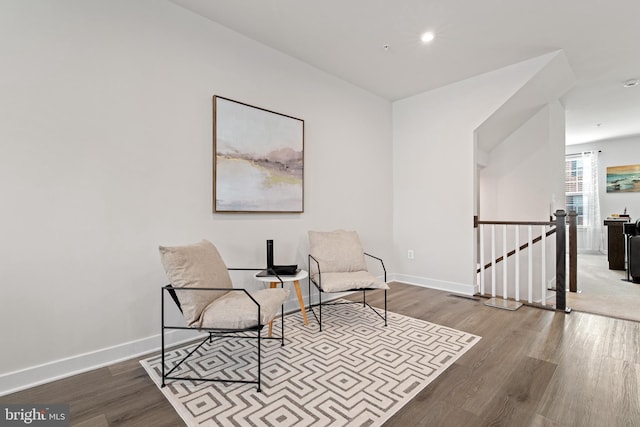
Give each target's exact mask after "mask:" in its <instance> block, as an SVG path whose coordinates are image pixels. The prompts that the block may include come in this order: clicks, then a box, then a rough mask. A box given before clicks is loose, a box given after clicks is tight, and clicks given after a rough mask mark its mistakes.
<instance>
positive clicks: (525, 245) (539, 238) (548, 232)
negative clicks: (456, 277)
mask: <svg viewBox="0 0 640 427" xmlns="http://www.w3.org/2000/svg"><path fill="white" fill-rule="evenodd" d="M479 224H500V225H501V224H506V225H528V224H530V223H526V224H520V223H516V224H514V223H508V222H493V221H487V222H484V221H483V222H479ZM530 225H547V223H542V224H540V223H539V224H530ZM550 225H555V224H550ZM556 231H557V230H556V229H555V228H554V229H552V230H549V231H547V232H546V233H545V235H546V236H547V237H549V236H551V235H552V234H553V233H555V232H556ZM541 240H542V235H540V236H538V237H536V238H535V239H533V240H531V244H532V245H533V244H536V243H538V242H539V241H541ZM528 247H529V242H525V243H524V244H523V245H521V246H520V250H521V251H523V250H525V249H527V248H528ZM515 253H516V250H515V249H514V250H512V251H511V252H508V253H507V258H509V257H510V256H512V255H515ZM502 261H504V256H501V257H499V258H497V259H496V260H495V262H490V263H488V264H485V266H484V268H485V270H486V269H487V268H490V267H492V266H493V265H494V264H497V263H499V262H502ZM481 271H482V268H479V269H478V271H476V273H480V272H481Z"/></svg>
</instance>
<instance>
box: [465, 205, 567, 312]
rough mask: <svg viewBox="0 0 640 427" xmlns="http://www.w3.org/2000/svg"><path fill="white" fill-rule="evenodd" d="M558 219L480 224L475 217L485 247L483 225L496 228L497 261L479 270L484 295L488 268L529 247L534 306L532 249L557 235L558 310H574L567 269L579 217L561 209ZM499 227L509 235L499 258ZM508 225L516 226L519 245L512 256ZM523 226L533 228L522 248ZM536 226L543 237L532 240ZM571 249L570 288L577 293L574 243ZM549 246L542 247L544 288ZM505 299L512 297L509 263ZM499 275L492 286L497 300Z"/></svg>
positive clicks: (542, 282)
mask: <svg viewBox="0 0 640 427" xmlns="http://www.w3.org/2000/svg"><path fill="white" fill-rule="evenodd" d="M554 216H555V220H554V218H553V217H551V218H550V221H480V220H479V219H478V217H477V216H475V217H474V228H479V229H480V230H479V231H480V235H479V236H480V243H481V244H482V242H483V237H482V236H483V235H484V234H483V232H482V229H484V227H480V226H484V225H490V226H491V229H492V241H491V248H492V250H491V252H492V254H491V255H492V256H491V258H495V260H492V261H491V262H490V263H488V264H486V265H480V268H479V269H478V270H477V273H479V274H480V275H481V276H480V280H481V284H480V287H481V290H482V292H483V294H484V280H483V279H484V271H486V270H487V269H489V268H491V267H494V268H495V267H496V264H498V263H499V262H503V261H506V259H507V258H509V257H510V256H512V255H516V256H517V254H518V253H519V251H520V250H523V249H526V248H529V249H530V253H529V258H528V263H529V266H528V271H529V279H528V291H529V296H528V302H529V303H531V302H532V274H531V271H532V264H531V260H532V258H531V251H532V248H531V246H532V245H533V244H534V243H537V242H540V241H544V240H545V239H546V237H548V236H551V235H553V234H555V236H556V238H555V266H556V268H555V282H556V304H555V308H554V309H555V310H559V311H564V312H567V313H568V312H570V311H571V309H570V308H568V307H567V306H566V292H565V290H566V279H567V278H566V273H567V267H566V253H567V247H566V241H567V235H568V236H569V239H570V241H571V242H572V241H574V240H575V228H576V214H575V212H570V213H569V214H567V212H565V211H564V210H562V209H558V210H556V211H555V212H554ZM567 224H568V230H567ZM496 225H502V226H504V230H505V232H504V233H505V234H503V255H502V256H501V257H499V258H496V255H497V254H496V253H495V251H494V242H493V238H494V237H493V230H494V229H495V226H496ZM507 226H515V229H516V234H515V236H516V242H515V245H514V246H515V247H516V249H514V250H512V251H510V252H509V253H507V252H506V249H507V248H506V246H507V240H506V227H507ZM519 226H529V233H528V234H529V239H528V241H527V242H526V243H524V244H522V245H520V242H518V240H519V238H518V236H519V234H518V233H519V232H518V230H519V229H520V227H519ZM532 226H541V227H542V230H540V236H538V237H536V238H535V239H532V236H531V234H532ZM546 227H551V229H550V230H548V231H546V230H545V228H546ZM570 246H571V247H570V248H569V254H570V257H569V258H570V260H569V261H570V266H569V267H570V270H569V273H570V274H569V285H570V290H572V291H573V290H574V289H575V278H576V274H575V271H576V257H575V252H576V251H575V244H573V243H572V244H571V245H570ZM545 247H546V246H542V249H541V250H542V252H541V255H542V264H541V266H542V277H543V280H542V281H541V285H542V286H543V287H544V285H545V279H544V277H546V274H545V271H546V270H545V262H544V258H545ZM482 254H483V251H481V255H480V260H481V262H482V263H483V264H484V256H483V255H482ZM502 265H503V267H504V268H503V296H502V297H503V299H507V298H508V295H507V292H508V291H507V279H506V277H507V263H506V262H504V263H503V264H502ZM518 265H519V264H517V265H516V276H517V275H518ZM495 277H496V276H495V274H494V275H492V283H491V287H492V295H493V296H494V297H495V296H496V289H495V285H496V283H495ZM518 283H519V282H518V279H517V278H516V283H515V287H516V294H515V300H516V301H520V298H519V293H518V289H519V287H518V286H519V285H518ZM544 292H545V291H544V289H543V291H542V295H543V296H544ZM542 306H546V304H545V302H544V300H543V302H542Z"/></svg>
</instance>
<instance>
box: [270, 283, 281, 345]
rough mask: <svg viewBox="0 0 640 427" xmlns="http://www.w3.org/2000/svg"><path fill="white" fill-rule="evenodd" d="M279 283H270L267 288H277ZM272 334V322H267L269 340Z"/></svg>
mask: <svg viewBox="0 0 640 427" xmlns="http://www.w3.org/2000/svg"><path fill="white" fill-rule="evenodd" d="M278 283H279V282H271V284H270V285H269V288H272V289H273V288H277V287H278ZM272 332H273V320H272V321H271V322H269V338H271V333H272Z"/></svg>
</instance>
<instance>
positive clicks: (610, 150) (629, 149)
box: [566, 135, 640, 228]
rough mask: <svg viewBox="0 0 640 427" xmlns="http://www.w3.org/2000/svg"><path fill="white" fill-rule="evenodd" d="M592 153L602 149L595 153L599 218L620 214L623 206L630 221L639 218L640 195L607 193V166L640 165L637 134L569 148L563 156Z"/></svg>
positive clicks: (638, 136) (639, 137) (639, 136)
mask: <svg viewBox="0 0 640 427" xmlns="http://www.w3.org/2000/svg"><path fill="white" fill-rule="evenodd" d="M591 150H601V151H600V153H598V166H599V167H598V190H599V192H600V213H601V217H602V219H603V220H604V219H605V218H606V217H608V216H610V215H611V214H613V213H616V214H621V213H623V212H624V208H625V207H626V208H627V211H628V213H629V215H631V218H632V219H634V220H636V219H638V218H640V193H607V167H611V166H623V165H635V164H640V135H634V136H629V137H625V138H617V139H609V140H602V141H596V142H590V143H586V144H575V145H568V146H567V148H566V153H567V154H576V153H580V152H583V151H591ZM605 228H606V227H605Z"/></svg>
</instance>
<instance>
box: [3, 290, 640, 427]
mask: <svg viewBox="0 0 640 427" xmlns="http://www.w3.org/2000/svg"><path fill="white" fill-rule="evenodd" d="M367 300H368V301H369V302H370V303H372V304H373V305H378V306H380V305H381V303H382V298H381V295H380V293H378V294H377V295H376V294H371V296H367ZM388 308H389V310H390V311H394V312H396V313H401V314H404V315H407V316H412V317H415V318H419V319H424V320H427V321H430V322H434V323H438V324H441V325H445V326H449V327H452V328H455V329H460V330H463V331H466V332H470V333H473V334H476V335H480V336H481V337H482V340H480V342H479V343H478V344H477V345H476V346H475V347H473V348H472V349H471V350H470V351H469V352H467V353H466V354H465V355H464V356H463V357H461V358H460V359H459V360H458V361H457V362H456V363H455V364H454V365H453V366H451V367H450V368H449V369H447V370H446V371H445V372H444V373H443V374H441V375H440V376H439V377H438V378H437V379H436V380H435V381H434V382H432V383H431V384H430V385H429V386H427V387H426V388H425V389H424V390H422V392H420V393H419V394H418V395H417V396H416V397H415V398H414V399H413V400H412V401H411V402H409V403H408V404H407V405H405V406H404V407H403V408H402V409H401V410H400V411H399V412H398V413H396V414H395V415H394V416H393V417H392V418H391V419H390V420H389V421H388V422H387V423H386V424H385V426H394V427H395V426H397V427H408V426H455V427H457V426H489V425H491V426H581V427H582V426H594V427H595V426H597V427H601V426H609V427H611V426H637V425H640V390H639V389H640V323H637V322H632V321H626V320H620V319H613V318H609V317H604V316H599V315H593V314H586V313H578V312H573V313H571V314H564V313H556V312H552V311H547V310H542V309H538V308H534V307H526V306H525V307H521V308H520V309H519V310H517V311H506V310H501V309H497V308H491V307H487V306H485V305H484V300H474V299H469V298H462V297H456V296H452V295H451V294H449V293H447V292H442V291H437V290H433V289H426V288H421V287H416V286H410V285H405V284H400V283H393V284H391V290H390V291H389V306H388ZM310 320H311V319H310ZM326 321H329V319H326ZM0 402H2V403H67V404H69V405H70V408H71V425H73V426H91V427H99V426H117V425H124V426H182V425H184V423H183V422H182V420H181V419H180V417H179V416H178V415H177V414H176V412H175V411H174V410H173V408H172V407H171V405H170V404H169V402H168V401H167V400H166V399H165V398H164V397H163V395H162V393H161V392H160V391H159V390H158V389H157V388H156V386H155V385H154V384H153V383H152V382H151V380H150V379H149V378H148V377H147V374H146V373H145V371H144V370H143V369H142V367H141V366H140V364H139V363H138V361H137V360H131V361H127V362H123V363H118V364H115V365H112V366H110V367H106V368H101V369H97V370H95V371H92V372H88V373H84V374H80V375H76V376H74V377H70V378H67V379H63V380H59V381H56V382H53V383H50V384H46V385H42V386H39V387H35V388H32V389H29V390H25V391H22V392H19V393H15V394H11V395H7V396H3V397H0Z"/></svg>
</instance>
